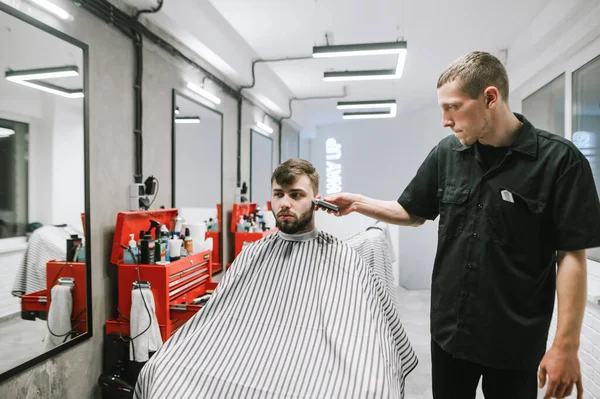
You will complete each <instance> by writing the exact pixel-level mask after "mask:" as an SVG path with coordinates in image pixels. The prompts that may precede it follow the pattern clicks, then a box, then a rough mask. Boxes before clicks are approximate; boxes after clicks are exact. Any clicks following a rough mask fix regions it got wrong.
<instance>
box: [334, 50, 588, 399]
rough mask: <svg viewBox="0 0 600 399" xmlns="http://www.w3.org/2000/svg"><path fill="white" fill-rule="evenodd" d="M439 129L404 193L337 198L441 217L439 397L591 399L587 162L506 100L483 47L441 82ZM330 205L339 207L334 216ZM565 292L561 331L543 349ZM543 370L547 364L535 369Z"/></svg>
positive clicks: (436, 298) (420, 219)
mask: <svg viewBox="0 0 600 399" xmlns="http://www.w3.org/2000/svg"><path fill="white" fill-rule="evenodd" d="M437 87H438V102H439V105H440V107H441V109H442V121H443V125H444V127H449V128H451V129H452V131H453V132H454V135H451V136H448V137H446V138H444V139H443V140H441V141H440V142H439V143H438V145H437V146H436V147H435V148H434V149H433V150H432V151H431V152H430V153H429V155H428V156H427V158H426V159H425V161H424V162H423V164H422V165H421V167H420V168H419V170H418V171H417V174H416V176H415V177H414V178H413V180H412V181H411V182H410V184H409V185H408V187H407V188H406V189H405V190H404V192H403V193H402V195H401V196H400V198H399V199H398V201H381V200H376V199H372V198H368V197H365V196H362V195H358V194H351V193H340V194H334V195H330V196H328V197H326V198H325V200H326V201H329V202H332V203H334V204H336V205H338V206H339V207H340V211H339V213H337V215H339V216H341V215H347V214H349V213H351V212H358V213H361V214H363V215H366V216H369V217H373V218H376V219H379V220H382V221H385V222H388V223H393V224H398V225H404V226H420V225H422V224H423V223H424V222H425V221H426V220H434V219H435V218H436V217H437V216H438V215H439V216H440V221H439V234H438V237H439V238H438V246H437V254H436V258H435V264H434V268H433V276H432V285H431V337H432V341H431V360H432V380H433V395H434V398H435V399H467V398H475V393H476V389H477V385H478V383H479V379H480V378H483V381H482V387H483V392H484V394H485V397H486V399H507V398H511V399H521V398H523V399H533V398H536V397H537V387H538V377H539V386H540V387H543V386H544V385H545V384H546V383H547V384H548V388H547V393H546V396H545V397H544V398H555V397H556V398H563V397H566V396H569V395H570V394H571V393H572V391H573V389H574V388H576V389H577V397H578V398H582V397H583V387H582V382H581V372H580V366H579V359H578V350H579V344H580V341H579V339H580V333H581V325H582V321H583V315H584V311H585V303H586V296H587V289H586V248H592V247H598V246H600V201H599V200H598V193H597V192H596V188H595V185H594V179H593V177H592V171H591V169H590V165H589V162H588V161H587V159H586V158H585V157H584V156H583V155H582V154H581V152H580V151H579V150H578V149H577V148H576V147H575V146H574V145H573V144H572V143H571V142H570V141H568V140H566V139H564V138H562V137H559V136H556V135H553V134H551V133H548V132H545V131H543V130H539V129H536V128H535V127H534V126H533V125H532V124H531V123H530V122H529V121H527V119H525V117H523V116H522V115H519V114H515V113H513V112H511V110H510V108H509V106H508V92H509V88H508V77H507V73H506V70H505V69H504V66H503V65H502V63H501V62H500V61H499V60H498V59H497V58H495V57H494V56H492V55H491V54H488V53H485V52H473V53H470V54H467V55H465V56H463V57H461V58H459V59H457V60H456V61H454V62H453V63H452V64H451V65H450V66H448V67H447V68H446V69H445V70H444V71H443V72H442V74H441V75H440V77H439V80H438V84H437ZM329 212H330V213H331V211H329ZM555 292H556V294H557V296H558V327H557V331H556V336H555V339H554V342H553V344H552V346H551V348H550V350H548V351H547V352H546V347H547V346H546V343H547V339H548V329H549V326H550V322H551V319H552V312H553V309H554V297H555ZM538 368H539V372H538Z"/></svg>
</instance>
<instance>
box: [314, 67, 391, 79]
mask: <svg viewBox="0 0 600 399" xmlns="http://www.w3.org/2000/svg"><path fill="white" fill-rule="evenodd" d="M382 79H398V76H396V73H395V71H394V70H393V69H384V70H379V71H344V72H325V74H324V75H323V80H324V81H325V82H346V81H349V80H382Z"/></svg>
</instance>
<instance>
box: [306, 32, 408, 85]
mask: <svg viewBox="0 0 600 399" xmlns="http://www.w3.org/2000/svg"><path fill="white" fill-rule="evenodd" d="M406 51H407V50H406V42H405V41H398V42H387V43H365V44H344V45H339V46H318V47H313V58H333V57H356V56H374V55H385V54H398V60H397V61H396V68H395V69H379V70H365V71H340V72H338V71H333V72H325V73H324V75H323V79H324V80H325V81H326V82H331V81H347V80H379V79H399V78H400V77H401V76H402V72H403V70H404V62H405V60H406Z"/></svg>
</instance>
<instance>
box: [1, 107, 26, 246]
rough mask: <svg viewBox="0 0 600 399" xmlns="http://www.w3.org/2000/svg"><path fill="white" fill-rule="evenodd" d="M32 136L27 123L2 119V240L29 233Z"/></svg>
mask: <svg viewBox="0 0 600 399" xmlns="http://www.w3.org/2000/svg"><path fill="white" fill-rule="evenodd" d="M28 135H29V126H28V125H27V124H25V123H20V122H14V121H9V120H5V119H0V239H2V238H11V237H20V236H24V235H25V232H26V228H27V184H28V165H27V164H28V158H29V156H28Z"/></svg>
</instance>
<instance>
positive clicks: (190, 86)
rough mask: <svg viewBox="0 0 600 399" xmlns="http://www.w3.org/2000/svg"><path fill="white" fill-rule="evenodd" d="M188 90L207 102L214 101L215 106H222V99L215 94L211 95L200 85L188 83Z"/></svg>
mask: <svg viewBox="0 0 600 399" xmlns="http://www.w3.org/2000/svg"><path fill="white" fill-rule="evenodd" d="M187 88H188V89H190V90H191V91H193V92H194V93H196V94H199V95H201V96H202V97H204V98H206V99H207V100H209V101H212V102H213V103H215V104H221V99H220V98H219V97H217V96H215V95H214V94H212V93H210V92H209V91H207V90H205V89H204V88H202V87H200V86H198V85H195V84H193V83H190V82H188V84H187Z"/></svg>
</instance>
